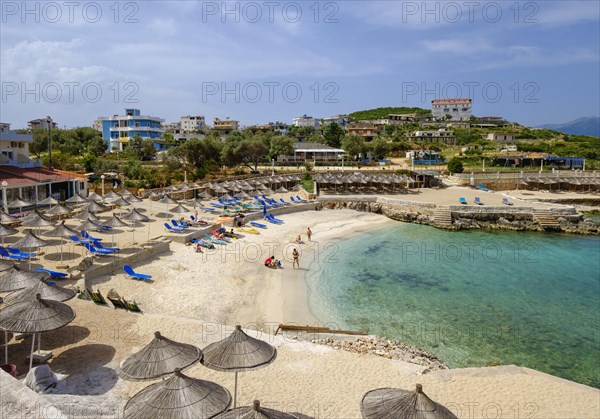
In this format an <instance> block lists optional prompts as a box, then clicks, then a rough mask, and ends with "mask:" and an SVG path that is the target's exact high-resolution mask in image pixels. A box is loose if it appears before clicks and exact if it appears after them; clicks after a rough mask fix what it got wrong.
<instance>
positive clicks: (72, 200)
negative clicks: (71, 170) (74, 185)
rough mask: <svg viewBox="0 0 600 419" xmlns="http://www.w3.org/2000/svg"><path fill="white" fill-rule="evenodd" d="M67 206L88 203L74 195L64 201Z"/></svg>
mask: <svg viewBox="0 0 600 419" xmlns="http://www.w3.org/2000/svg"><path fill="white" fill-rule="evenodd" d="M65 202H66V203H67V204H83V203H84V202H88V201H87V199H85V198H84V197H83V196H81V195H79V194H75V195H73V196H72V197H70V198H69V199H67V200H65Z"/></svg>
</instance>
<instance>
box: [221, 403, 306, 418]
mask: <svg viewBox="0 0 600 419" xmlns="http://www.w3.org/2000/svg"><path fill="white" fill-rule="evenodd" d="M215 419H298V417H297V416H294V415H290V414H289V413H284V412H281V411H279V410H274V409H267V408H265V407H260V401H258V400H254V403H252V406H242V407H238V408H237V409H231V410H230V411H228V412H225V413H221V414H220V415H219V416H217V417H216V418H215Z"/></svg>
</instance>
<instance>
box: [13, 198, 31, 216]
mask: <svg viewBox="0 0 600 419" xmlns="http://www.w3.org/2000/svg"><path fill="white" fill-rule="evenodd" d="M30 205H31V203H30V202H25V201H23V200H22V199H21V198H17V199H15V200H13V201H10V202H9V203H8V208H19V213H21V214H23V208H25V207H28V206H30Z"/></svg>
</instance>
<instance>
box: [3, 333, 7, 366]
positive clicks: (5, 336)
mask: <svg viewBox="0 0 600 419" xmlns="http://www.w3.org/2000/svg"><path fill="white" fill-rule="evenodd" d="M4 363H5V364H8V332H7V331H6V330H5V331H4Z"/></svg>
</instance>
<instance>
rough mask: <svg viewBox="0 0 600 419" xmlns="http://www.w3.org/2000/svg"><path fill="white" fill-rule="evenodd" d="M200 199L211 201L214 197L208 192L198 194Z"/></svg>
mask: <svg viewBox="0 0 600 419" xmlns="http://www.w3.org/2000/svg"><path fill="white" fill-rule="evenodd" d="M198 198H202V199H211V198H212V195H211V194H209V193H208V192H207V191H202V192H200V193H199V194H198Z"/></svg>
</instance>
